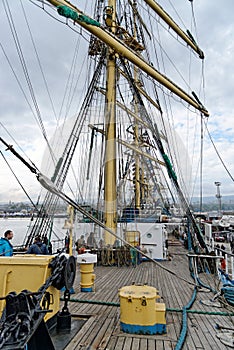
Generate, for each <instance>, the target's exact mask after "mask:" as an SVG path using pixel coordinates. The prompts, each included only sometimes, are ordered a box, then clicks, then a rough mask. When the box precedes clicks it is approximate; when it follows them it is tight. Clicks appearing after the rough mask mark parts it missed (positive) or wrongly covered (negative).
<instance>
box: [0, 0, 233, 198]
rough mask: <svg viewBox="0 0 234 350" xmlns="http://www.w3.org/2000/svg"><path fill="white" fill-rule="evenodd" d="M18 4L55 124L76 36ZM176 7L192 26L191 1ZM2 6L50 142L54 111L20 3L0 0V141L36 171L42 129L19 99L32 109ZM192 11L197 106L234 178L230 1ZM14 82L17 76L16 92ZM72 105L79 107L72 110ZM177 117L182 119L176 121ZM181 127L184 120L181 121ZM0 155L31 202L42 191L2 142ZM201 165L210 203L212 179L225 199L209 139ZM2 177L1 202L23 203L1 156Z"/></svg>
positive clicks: (228, 185) (206, 2)
mask: <svg viewBox="0 0 234 350" xmlns="http://www.w3.org/2000/svg"><path fill="white" fill-rule="evenodd" d="M158 2H159V4H161V5H162V6H163V7H164V6H165V8H166V9H167V11H168V12H169V13H170V15H171V16H172V17H173V18H175V20H176V22H177V23H179V22H178V21H179V19H178V18H177V19H176V17H175V16H174V15H176V14H175V13H174V12H173V9H172V8H171V6H170V2H169V1H168V0H162V1H158ZM22 3H23V4H24V10H25V12H26V14H27V20H28V24H29V27H30V30H31V35H32V36H33V39H34V43H35V45H36V48H37V53H38V56H39V57H40V63H41V65H42V67H43V71H44V73H45V76H46V81H47V84H48V87H49V91H50V94H51V99H52V100H53V104H54V108H55V113H56V115H57V118H58V115H59V109H60V106H61V99H62V97H63V95H64V90H65V85H66V79H67V76H68V74H69V67H70V63H71V61H72V57H73V53H74V47H75V45H77V37H78V36H79V37H80V38H81V36H80V35H77V33H75V32H73V31H72V30H70V29H69V28H67V27H65V26H64V25H62V24H61V23H59V22H58V21H55V20H53V19H52V18H51V17H50V16H48V15H47V14H46V13H45V12H43V11H42V10H41V9H40V8H38V7H36V6H35V5H33V4H32V3H30V2H29V1H28V0H22ZM78 3H79V6H80V8H81V9H82V10H84V6H82V3H85V2H84V1H82V2H80V1H79V2H78ZM176 3H177V4H176V5H178V6H179V7H177V10H178V11H179V12H178V13H181V19H183V22H186V21H187V25H188V27H189V28H190V24H191V22H190V19H191V2H190V1H188V0H177V1H176ZM7 4H9V6H10V9H11V11H12V17H13V18H14V25H15V30H16V31H17V35H18V38H19V40H20V43H21V45H22V51H23V54H24V59H25V62H26V65H27V67H28V73H29V75H30V81H31V82H32V87H33V91H34V94H35V96H36V101H37V103H38V109H39V111H40V116H41V119H42V120H43V124H44V127H45V130H46V135H47V136H48V138H50V137H51V135H52V134H53V132H54V130H55V126H56V118H55V116H54V113H53V108H52V107H51V104H50V101H49V98H48V95H46V94H44V91H45V85H44V82H43V79H42V77H41V73H40V72H39V66H38V62H37V60H36V57H35V53H33V55H32V54H31V53H32V52H33V47H32V42H31V39H30V35H29V31H28V29H27V25H26V24H25V18H24V14H23V12H22V7H21V2H20V1H19V0H14V1H13V0H8V2H6V1H5V0H4V1H1V3H0V29H1V30H0V44H1V47H0V122H1V125H0V135H1V137H3V138H4V139H5V140H6V141H7V142H9V143H10V144H13V145H14V147H15V149H17V150H18V151H19V152H20V153H21V154H22V155H23V156H24V157H25V158H26V156H27V157H28V158H30V159H31V160H32V161H33V162H34V163H35V164H36V165H37V166H39V167H40V166H41V162H42V156H43V152H44V149H45V138H43V136H42V132H41V129H40V126H39V125H38V122H36V120H35V115H33V113H32V111H31V109H30V107H29V105H28V103H27V101H26V99H25V96H24V94H26V96H27V98H28V100H29V101H30V105H31V106H32V102H31V97H30V93H29V89H28V87H27V85H26V82H25V77H24V75H23V72H22V66H21V64H20V63H19V58H18V55H17V53H16V49H15V44H14V42H13V39H12V35H11V33H10V29H9V23H8V21H7V17H6V13H5V8H7V7H8V5H7ZM4 5H5V7H4ZM193 6H194V13H195V19H196V25H197V38H198V40H199V45H200V47H201V48H202V50H203V51H204V53H205V60H204V76H205V101H203V102H204V104H205V106H206V108H207V109H208V110H209V112H210V117H209V120H208V128H209V131H210V133H211V136H212V139H213V141H214V143H215V146H216V148H217V150H218V152H219V154H220V157H221V158H222V160H223V162H224V163H225V165H226V167H227V168H228V170H229V171H230V173H231V174H232V176H234V162H233V155H234V145H233V139H234V98H233V91H234V63H233V57H234V21H233V11H234V2H233V0H225V1H223V2H222V4H220V2H218V1H214V0H194V1H193ZM8 14H9V12H8ZM179 24H181V23H179ZM82 34H83V33H82ZM79 45H80V50H84V49H85V45H86V42H85V40H83V42H80V43H79ZM179 55H180V53H179V51H178V52H177V56H178V57H179ZM181 60H182V57H181ZM80 63H81V66H82V69H83V71H82V70H81V74H82V72H84V71H85V69H86V64H85V63H84V62H80ZM35 67H36V68H35ZM80 69H81V68H80ZM13 70H14V72H13ZM15 76H17V77H18V79H19V82H20V84H21V87H20V86H19V82H17V79H16V77H15ZM58 78H59V81H60V83H59V84H58ZM61 82H62V84H61ZM22 91H24V92H22ZM79 93H80V94H81V91H79V87H78V90H77V94H79ZM78 104H79V103H78V102H77V107H78ZM75 112H76V109H75V107H74V110H73V111H70V114H71V115H73V114H74V113H75ZM181 118H183V117H182V116H181ZM182 124H183V119H181V125H182ZM176 127H177V131H178V132H180V123H178V124H177V125H176ZM13 138H14V140H13ZM17 145H19V146H20V148H21V149H19V148H18V146H17ZM0 150H1V151H2V153H3V154H4V156H5V157H6V159H7V161H8V162H9V164H10V166H11V167H12V169H13V171H14V172H15V174H16V176H17V177H18V178H19V180H20V182H21V183H22V185H23V186H24V188H25V190H26V191H27V192H28V193H29V195H30V196H31V197H32V198H33V199H34V200H35V199H36V197H37V195H38V193H39V191H40V185H39V184H38V183H37V180H36V178H35V176H34V175H33V174H32V173H30V171H29V170H28V169H27V168H26V167H25V166H24V165H23V164H22V163H21V162H20V161H18V160H16V159H15V158H14V157H13V156H11V155H10V154H9V152H5V146H3V145H2V144H1V145H0ZM203 162H204V164H203V168H204V173H203V182H204V185H203V193H204V195H211V196H214V197H215V193H216V187H215V185H214V182H215V181H220V182H221V184H222V185H221V192H222V194H223V195H233V194H234V184H233V180H232V179H231V178H230V176H229V175H228V174H227V172H226V170H225V169H224V167H223V165H222V164H221V161H220V159H219V158H218V157H217V154H216V152H215V150H214V147H213V145H212V144H211V142H210V141H209V138H208V136H207V134H206V135H205V139H204V159H203ZM0 179H1V181H0V202H2V201H9V200H12V201H25V200H27V197H26V196H25V194H24V192H23V191H22V189H21V187H20V186H19V184H18V183H17V180H16V179H15V178H14V177H13V175H12V172H11V171H10V169H9V168H8V166H7V165H6V162H5V160H3V158H2V156H1V157H0ZM197 187H198V184H197ZM198 193H199V189H197V190H196V195H197V194H198Z"/></svg>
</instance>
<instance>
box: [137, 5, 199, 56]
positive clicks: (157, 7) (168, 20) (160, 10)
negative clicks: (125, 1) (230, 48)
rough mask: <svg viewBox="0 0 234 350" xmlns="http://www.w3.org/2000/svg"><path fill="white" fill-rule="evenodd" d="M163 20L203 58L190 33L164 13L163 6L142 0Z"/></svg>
mask: <svg viewBox="0 0 234 350" xmlns="http://www.w3.org/2000/svg"><path fill="white" fill-rule="evenodd" d="M144 1H145V2H146V3H147V4H148V5H149V6H150V7H151V8H152V9H153V10H154V11H155V12H156V13H157V14H158V15H159V16H160V17H161V18H162V19H163V20H164V22H166V23H167V24H168V25H169V27H171V28H172V29H173V30H174V31H175V32H176V33H177V34H178V35H179V36H180V37H181V39H183V40H184V41H185V42H186V43H187V44H188V45H189V46H190V47H191V48H192V49H193V50H194V51H195V52H197V53H198V55H199V57H200V58H202V59H203V58H204V53H203V51H202V50H201V49H200V48H199V47H198V45H197V44H196V42H195V40H194V39H193V37H192V35H191V34H190V33H189V35H187V34H186V33H185V32H184V31H183V30H182V29H181V28H180V27H179V26H178V25H177V24H176V23H175V22H174V21H173V19H172V18H171V17H170V16H169V15H168V13H166V12H165V11H164V10H163V8H162V7H161V6H160V5H159V4H158V3H157V2H156V1H154V0H144Z"/></svg>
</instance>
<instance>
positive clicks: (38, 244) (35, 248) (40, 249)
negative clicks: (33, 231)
mask: <svg viewBox="0 0 234 350" xmlns="http://www.w3.org/2000/svg"><path fill="white" fill-rule="evenodd" d="M26 253H27V254H40V255H48V254H49V252H48V249H47V246H46V244H45V243H43V242H42V241H41V237H40V236H36V237H35V239H34V242H33V244H32V245H31V246H30V247H29V248H28V250H27V252H26Z"/></svg>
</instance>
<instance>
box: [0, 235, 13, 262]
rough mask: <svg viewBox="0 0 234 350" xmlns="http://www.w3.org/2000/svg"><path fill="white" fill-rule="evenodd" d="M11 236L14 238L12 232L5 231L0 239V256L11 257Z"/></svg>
mask: <svg viewBox="0 0 234 350" xmlns="http://www.w3.org/2000/svg"><path fill="white" fill-rule="evenodd" d="M13 236H14V234H13V231H11V230H7V231H6V232H5V233H4V237H2V238H1V239H0V256H12V255H13V245H12V244H11V242H10V240H11V239H12V238H13Z"/></svg>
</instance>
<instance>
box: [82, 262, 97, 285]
mask: <svg viewBox="0 0 234 350" xmlns="http://www.w3.org/2000/svg"><path fill="white" fill-rule="evenodd" d="M93 271H94V264H93V263H90V264H87V263H86V264H80V273H81V277H80V278H81V279H80V286H81V288H85V289H88V288H91V289H92V290H94V281H95V277H96V276H95V274H94V273H93Z"/></svg>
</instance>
